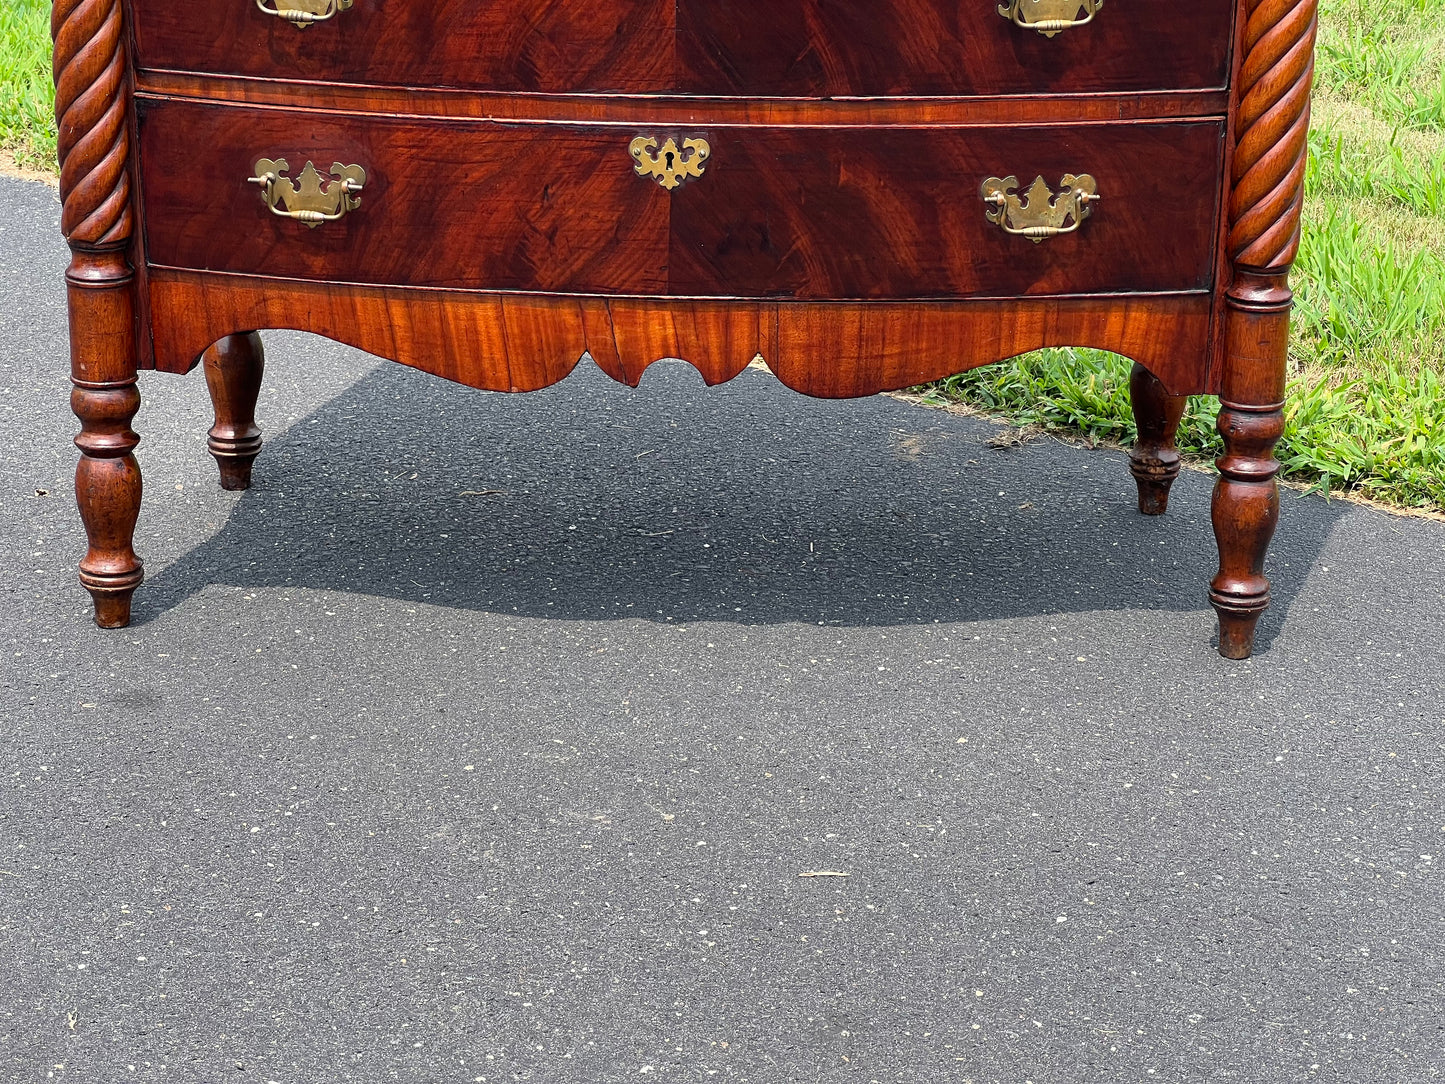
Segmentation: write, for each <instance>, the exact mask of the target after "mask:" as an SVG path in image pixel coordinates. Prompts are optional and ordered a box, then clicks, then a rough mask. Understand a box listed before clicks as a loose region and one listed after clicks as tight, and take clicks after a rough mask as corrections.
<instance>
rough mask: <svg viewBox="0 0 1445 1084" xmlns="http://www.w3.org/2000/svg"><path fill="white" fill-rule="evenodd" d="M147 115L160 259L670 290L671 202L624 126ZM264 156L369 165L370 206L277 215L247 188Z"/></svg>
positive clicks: (364, 193) (148, 110) (148, 188)
mask: <svg viewBox="0 0 1445 1084" xmlns="http://www.w3.org/2000/svg"><path fill="white" fill-rule="evenodd" d="M136 109H137V114H138V117H139V121H140V179H141V194H142V203H143V210H144V218H145V229H146V255H147V259H148V260H149V261H150V262H151V263H155V264H164V265H168V266H172V267H184V268H192V269H196V270H216V271H235V272H245V273H249V274H257V275H280V276H285V277H291V278H305V279H325V280H334V281H343V282H363V283H389V284H397V285H407V286H432V287H447V288H468V287H486V288H489V289H497V290H545V291H557V292H578V293H640V294H656V293H662V292H664V291H665V289H666V286H667V278H666V266H667V244H668V232H667V224H668V211H669V203H668V197H667V193H666V192H664V191H663V190H662V189H660V188H658V187H657V186H656V185H652V184H644V183H642V182H641V180H640V179H639V178H638V177H636V176H635V175H634V174H633V171H632V169H631V168H627V167H630V166H631V159H630V158H628V155H627V139H626V138H623V137H621V136H620V135H619V134H618V133H615V132H612V131H602V132H599V131H597V130H595V129H593V130H589V129H586V128H579V127H560V126H554V125H529V124H496V123H491V122H486V121H479V122H469V123H468V122H432V123H429V124H428V123H417V122H407V121H401V120H396V119H392V118H387V117H363V116H357V115H348V114H334V113H320V112H315V113H310V112H300V111H292V112H287V111H283V110H276V109H256V108H247V107H235V106H224V105H216V104H200V103H193V102H185V101H181V100H176V99H172V100H159V99H147V98H138V99H137V101H136ZM619 157H620V158H621V159H622V162H621V163H619V162H618V158H619ZM260 158H269V159H285V160H286V162H287V163H288V164H289V165H290V167H291V168H290V170H289V176H290V177H291V178H293V179H295V178H299V177H300V175H301V173H302V170H303V167H304V166H305V164H306V162H307V161H308V160H309V161H311V162H313V163H315V166H316V169H317V170H319V171H321V172H322V173H323V175H324V174H325V173H327V171H329V170H330V168H331V166H332V164H333V163H335V162H340V163H342V164H343V165H353V164H354V165H359V166H361V167H362V169H364V170H365V171H366V178H365V184H364V185H363V187H362V190H361V194H360V200H361V202H360V206H359V207H358V208H357V209H356V210H354V211H351V212H349V213H347V214H345V215H343V216H342V217H341V218H340V219H338V220H337V221H333V222H326V223H325V224H323V225H320V226H317V227H314V228H309V227H308V226H306V225H305V224H303V223H301V222H297V221H293V220H290V219H286V218H282V217H280V216H278V215H276V214H275V213H273V211H272V210H271V209H270V208H268V207H267V205H266V203H265V202H264V200H263V198H262V190H261V188H260V186H258V185H255V184H252V183H250V182H248V180H247V178H248V177H250V176H252V174H253V167H254V166H255V164H256V162H257V160H258V159H260ZM619 165H620V166H621V167H622V168H619ZM279 209H280V210H286V209H287V208H286V207H285V205H284V204H283V205H282V206H281V207H280V208H279Z"/></svg>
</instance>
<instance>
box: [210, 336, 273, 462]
mask: <svg viewBox="0 0 1445 1084" xmlns="http://www.w3.org/2000/svg"><path fill="white" fill-rule="evenodd" d="M202 365H203V366H204V368H205V370H206V387H207V388H208V389H209V390H210V393H211V405H212V407H213V408H214V409H215V412H216V424H215V425H213V426H211V431H210V432H209V433H208V434H207V436H206V446H207V447H209V448H210V450H211V455H213V456H215V457H216V465H217V466H219V467H220V469H221V488H222V489H250V488H251V464H252V463H254V462H255V461H256V456H257V455H259V454H260V451H261V429H260V427H259V426H257V424H256V397H257V395H259V394H260V392H261V376H262V371H263V369H264V367H265V356H264V354H263V353H262V350H261V336H259V335H257V334H256V333H255V332H254V331H251V332H246V333H243V334H239V335H227V336H226V337H225V338H223V339H221V340H220V341H218V342H217V343H215V345H213V346H212V347H211V348H210V349H209V350H207V351H206V353H205V355H204V356H203V357H202Z"/></svg>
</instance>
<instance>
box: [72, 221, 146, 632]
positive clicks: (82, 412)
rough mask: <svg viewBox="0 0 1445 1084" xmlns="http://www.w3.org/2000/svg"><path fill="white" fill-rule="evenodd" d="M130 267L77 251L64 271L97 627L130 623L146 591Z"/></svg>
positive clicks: (79, 498)
mask: <svg viewBox="0 0 1445 1084" xmlns="http://www.w3.org/2000/svg"><path fill="white" fill-rule="evenodd" d="M130 278H131V276H130V269H129V267H128V266H127V265H126V262H125V258H124V255H123V254H122V253H121V252H120V251H118V250H112V251H76V252H75V254H74V258H73V259H72V261H71V265H70V269H69V270H68V271H67V272H66V280H67V288H68V294H69V300H70V349H71V355H70V367H71V377H70V379H71V383H72V385H74V386H73V388H72V390H71V393H70V406H71V409H72V410H74V411H75V416H76V417H77V418H79V419H80V435H79V436H77V437H76V438H75V444H76V447H78V448H79V449H80V463H79V464H78V465H77V466H76V468H75V501H76V504H78V505H79V507H80V518H81V521H82V522H83V523H84V524H85V534H86V537H87V539H88V540H89V547H88V548H87V549H86V552H85V556H84V557H83V558H82V559H81V562H80V582H81V583H82V584H84V585H85V588H86V589H87V590H88V591H89V592H90V594H91V598H92V599H94V601H95V623H96V624H97V625H99V626H101V627H102V628H107V629H113V628H120V627H122V626H124V625H127V624H129V623H130V600H131V595H132V594H134V592H135V589H136V588H137V587H138V586H140V582H141V578H142V571H141V563H140V558H138V557H137V556H136V553H135V549H134V548H133V546H132V536H133V535H134V533H135V523H136V517H137V515H138V514H139V513H140V498H141V476H140V467H139V466H138V465H137V464H136V460H135V455H134V452H135V447H136V445H137V444H139V443H140V437H138V436H137V435H136V433H135V431H134V430H133V429H132V428H131V426H130V423H131V419H132V418H134V417H135V414H136V411H137V410H139V409H140V390H139V389H138V388H137V387H136V369H135V346H134V338H133V336H134V334H135V329H134V320H133V317H132V315H131V313H132V299H131V293H130V290H129V289H128V288H127V287H128V285H129V283H130Z"/></svg>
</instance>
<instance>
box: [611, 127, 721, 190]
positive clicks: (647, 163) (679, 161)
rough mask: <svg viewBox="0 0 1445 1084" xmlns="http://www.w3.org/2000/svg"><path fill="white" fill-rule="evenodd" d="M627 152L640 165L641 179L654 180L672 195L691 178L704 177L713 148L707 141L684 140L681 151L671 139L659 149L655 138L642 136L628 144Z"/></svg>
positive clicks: (638, 166)
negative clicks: (704, 166)
mask: <svg viewBox="0 0 1445 1084" xmlns="http://www.w3.org/2000/svg"><path fill="white" fill-rule="evenodd" d="M627 153H628V154H630V155H632V157H633V159H634V160H635V161H636V162H637V166H636V169H637V175H638V176H639V177H651V178H653V179H654V180H655V181H657V183H658V184H660V185H662V187H663V188H666V189H667V190H668V191H669V192H670V191H672V190H673V189H674V188H676V187H677V186H678V185H680V184H682V182H683V181H684V180H686V179H687V178H688V177H701V176H702V171H703V163H704V162H706V161H707V160H708V158H710V157H711V156H712V148H711V147H710V146H708V143H707V140H705V139H684V140H683V141H682V149H681V150H678V147H677V142H676V140H674V139H673V138H672V137H671V136H669V137H668V138H667V141H666V142H665V143H663V145H662V146H661V147H660V148H659V147H658V146H657V140H656V138H654V137H653V136H638V137H637V138H636V139H634V140H633V141H632V142H631V143H629V144H628V145H627Z"/></svg>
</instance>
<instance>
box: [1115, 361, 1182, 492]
mask: <svg viewBox="0 0 1445 1084" xmlns="http://www.w3.org/2000/svg"><path fill="white" fill-rule="evenodd" d="M1129 400H1130V403H1131V404H1132V406H1133V408H1134V424H1135V426H1136V427H1137V428H1138V430H1139V436H1138V439H1136V440H1135V441H1134V447H1133V448H1131V449H1130V450H1129V470H1130V471H1131V472H1132V473H1133V475H1134V482H1135V484H1136V485H1137V486H1138V489H1139V511H1140V512H1141V513H1143V514H1144V515H1146V516H1162V515H1163V514H1164V513H1165V511H1166V510H1167V509H1168V508H1169V487H1170V486H1172V485H1173V484H1174V479H1176V478H1178V477H1179V449H1178V448H1177V447H1176V446H1175V444H1174V437H1175V434H1177V433H1178V432H1179V420H1180V419H1181V418H1183V417H1184V407H1185V405H1186V404H1187V403H1188V401H1189V399H1188V396H1184V395H1170V394H1169V391H1168V389H1167V388H1165V387H1164V384H1163V382H1162V381H1160V379H1159V378H1158V377H1157V376H1155V375H1154V374H1153V373H1151V372H1150V371H1149V370H1148V369H1146V368H1145V367H1144V366H1142V365H1140V364H1139V363H1138V362H1137V361H1136V362H1135V363H1134V368H1133V369H1132V370H1131V371H1130V373H1129Z"/></svg>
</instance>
